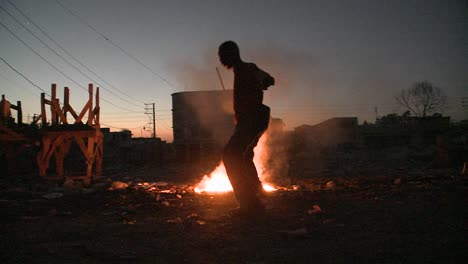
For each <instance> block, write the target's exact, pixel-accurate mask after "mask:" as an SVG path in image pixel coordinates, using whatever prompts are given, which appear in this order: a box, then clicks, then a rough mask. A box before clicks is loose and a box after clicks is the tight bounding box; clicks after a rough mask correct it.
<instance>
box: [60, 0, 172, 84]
mask: <svg viewBox="0 0 468 264" xmlns="http://www.w3.org/2000/svg"><path fill="white" fill-rule="evenodd" d="M55 2H56V3H57V4H58V5H60V6H61V7H62V8H63V9H64V10H65V11H67V12H68V13H70V14H71V15H72V16H74V17H75V18H77V19H78V20H79V21H81V22H82V23H83V24H85V25H86V26H87V27H89V28H90V29H91V30H93V31H94V32H95V33H96V34H98V35H99V36H101V37H102V38H104V40H106V41H107V42H109V43H110V44H111V45H113V46H114V47H116V48H117V49H119V50H120V51H122V52H123V53H124V54H125V55H127V56H128V57H130V58H131V59H132V60H133V61H135V62H136V63H138V64H139V65H141V66H143V68H145V69H146V70H147V71H149V72H150V73H152V74H153V75H155V76H157V77H158V78H159V79H161V80H163V81H164V82H165V83H166V84H168V85H169V86H170V87H171V88H172V90H173V91H174V92H177V91H179V90H180V89H178V88H177V87H176V86H175V85H174V84H172V83H171V82H169V81H168V80H167V79H166V78H164V77H163V76H162V75H160V74H159V73H157V72H155V71H153V70H152V69H151V68H150V67H148V66H147V65H146V64H144V63H143V62H141V61H140V60H139V59H137V58H136V57H134V56H133V55H132V54H130V52H128V51H126V50H125V49H123V48H122V47H121V46H120V45H118V44H117V43H115V42H114V41H113V40H111V39H110V38H109V37H107V36H105V35H104V34H102V33H101V32H99V31H98V30H97V29H96V28H94V27H93V26H91V25H90V24H89V23H88V22H86V21H85V20H84V19H83V18H81V17H80V16H79V15H78V14H76V13H75V12H73V11H72V10H71V9H69V8H67V7H66V6H65V5H64V4H62V3H61V2H60V1H59V0H55Z"/></svg>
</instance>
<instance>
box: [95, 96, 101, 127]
mask: <svg viewBox="0 0 468 264" xmlns="http://www.w3.org/2000/svg"><path fill="white" fill-rule="evenodd" d="M100 112H101V109H100V107H99V87H97V88H96V112H95V113H94V114H95V118H94V120H95V122H96V125H98V126H99V124H100V123H99V122H100V120H99V116H100Z"/></svg>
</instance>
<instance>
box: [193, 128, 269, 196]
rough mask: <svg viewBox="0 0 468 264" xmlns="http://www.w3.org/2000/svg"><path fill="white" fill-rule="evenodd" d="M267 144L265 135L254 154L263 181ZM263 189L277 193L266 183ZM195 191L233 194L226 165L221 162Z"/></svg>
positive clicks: (204, 177)
mask: <svg viewBox="0 0 468 264" xmlns="http://www.w3.org/2000/svg"><path fill="white" fill-rule="evenodd" d="M265 142H266V136H265V134H264V135H263V136H262V137H261V138H260V140H259V142H258V145H257V147H256V148H255V149H254V152H255V157H254V163H255V167H256V168H257V172H258V176H259V178H260V180H261V181H263V180H264V179H265V178H266V175H264V171H265V170H264V166H263V164H262V160H264V156H265V155H266V151H265V147H264V146H265ZM263 189H264V190H265V191H267V192H271V191H276V188H274V187H273V186H271V185H270V184H266V183H263ZM194 191H195V192H196V193H202V192H207V193H224V192H231V191H232V186H231V183H230V182H229V178H228V176H227V174H226V169H225V168H224V164H223V163H222V162H221V163H220V164H219V165H218V167H216V169H215V170H214V171H212V172H211V173H210V174H209V175H205V176H203V179H202V180H201V181H200V182H199V183H198V184H197V185H196V187H195V189H194Z"/></svg>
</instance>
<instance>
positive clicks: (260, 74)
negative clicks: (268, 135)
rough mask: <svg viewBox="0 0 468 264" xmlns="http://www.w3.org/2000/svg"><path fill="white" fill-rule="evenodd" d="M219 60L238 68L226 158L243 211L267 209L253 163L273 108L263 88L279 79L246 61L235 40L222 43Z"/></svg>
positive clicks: (243, 212)
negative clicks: (264, 97) (231, 126)
mask: <svg viewBox="0 0 468 264" xmlns="http://www.w3.org/2000/svg"><path fill="white" fill-rule="evenodd" d="M218 55H219V60H220V62H221V64H223V65H224V66H225V67H226V68H228V69H232V70H233V71H234V113H235V125H236V127H235V131H234V134H233V135H232V136H231V138H230V140H229V142H228V143H227V145H226V147H225V149H224V153H223V161H224V166H225V167H226V172H227V175H228V177H229V181H230V182H231V185H232V188H233V190H234V195H235V196H236V199H237V201H238V203H239V212H240V213H241V214H242V215H254V214H258V213H263V212H264V206H263V205H262V203H261V201H260V199H259V197H258V195H259V194H260V193H261V192H262V191H263V188H262V184H261V182H260V180H259V179H258V174H257V170H256V169H255V165H254V163H253V156H254V152H253V149H254V148H255V146H256V145H257V143H258V140H259V139H260V136H261V135H262V134H263V132H265V130H266V129H267V128H268V123H269V120H270V108H269V107H268V106H266V105H264V104H263V103H262V102H263V91H264V90H267V89H268V87H269V86H271V85H274V84H275V79H274V78H273V77H271V76H270V75H269V74H268V73H266V72H264V71H262V70H261V69H259V68H258V67H257V66H256V65H255V64H253V63H247V62H244V61H242V59H241V57H240V53H239V47H238V46H237V44H236V43H235V42H233V41H226V42H224V43H222V44H221V45H220V46H219V50H218Z"/></svg>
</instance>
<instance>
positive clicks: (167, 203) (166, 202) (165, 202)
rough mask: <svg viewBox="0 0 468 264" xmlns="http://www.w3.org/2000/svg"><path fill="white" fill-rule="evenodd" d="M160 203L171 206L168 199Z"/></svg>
mask: <svg viewBox="0 0 468 264" xmlns="http://www.w3.org/2000/svg"><path fill="white" fill-rule="evenodd" d="M162 204H163V205H164V206H167V207H169V206H171V203H169V202H168V201H164V202H162Z"/></svg>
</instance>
